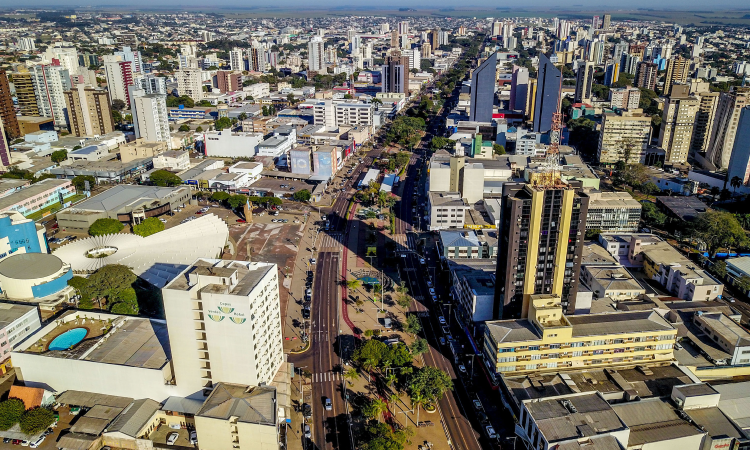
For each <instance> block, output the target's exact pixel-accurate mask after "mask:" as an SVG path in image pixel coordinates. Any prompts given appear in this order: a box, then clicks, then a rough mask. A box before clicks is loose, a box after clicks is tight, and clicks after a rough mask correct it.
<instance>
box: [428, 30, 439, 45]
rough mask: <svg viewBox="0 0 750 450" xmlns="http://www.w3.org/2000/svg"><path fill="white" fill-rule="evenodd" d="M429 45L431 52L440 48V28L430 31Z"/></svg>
mask: <svg viewBox="0 0 750 450" xmlns="http://www.w3.org/2000/svg"><path fill="white" fill-rule="evenodd" d="M430 45H431V46H432V51H437V49H439V48H440V28H435V29H434V30H432V31H430Z"/></svg>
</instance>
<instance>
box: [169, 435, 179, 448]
mask: <svg viewBox="0 0 750 450" xmlns="http://www.w3.org/2000/svg"><path fill="white" fill-rule="evenodd" d="M178 437H180V435H179V434H178V433H169V434H168V435H167V445H174V443H175V442H177V438H178Z"/></svg>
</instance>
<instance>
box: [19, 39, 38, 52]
mask: <svg viewBox="0 0 750 450" xmlns="http://www.w3.org/2000/svg"><path fill="white" fill-rule="evenodd" d="M16 47H17V48H18V49H19V50H21V51H22V52H27V51H30V50H36V44H35V43H34V39H33V38H28V37H22V38H18V40H17V41H16Z"/></svg>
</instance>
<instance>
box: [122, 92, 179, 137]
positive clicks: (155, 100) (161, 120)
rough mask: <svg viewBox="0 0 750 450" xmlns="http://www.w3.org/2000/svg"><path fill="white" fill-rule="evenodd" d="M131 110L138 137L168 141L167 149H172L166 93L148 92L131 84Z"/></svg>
mask: <svg viewBox="0 0 750 450" xmlns="http://www.w3.org/2000/svg"><path fill="white" fill-rule="evenodd" d="M130 110H131V113H132V115H133V128H134V129H135V137H136V139H139V138H142V139H143V140H144V141H146V142H166V144H167V149H169V150H172V137H171V135H170V133H169V116H168V115H167V99H166V96H165V95H161V94H146V91H144V90H143V89H134V86H131V87H130Z"/></svg>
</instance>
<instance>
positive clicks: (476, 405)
mask: <svg viewBox="0 0 750 450" xmlns="http://www.w3.org/2000/svg"><path fill="white" fill-rule="evenodd" d="M473 403H474V409H476V410H477V411H481V410H483V409H484V407H483V406H482V402H480V401H479V400H478V399H475V400H474V402H473Z"/></svg>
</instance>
